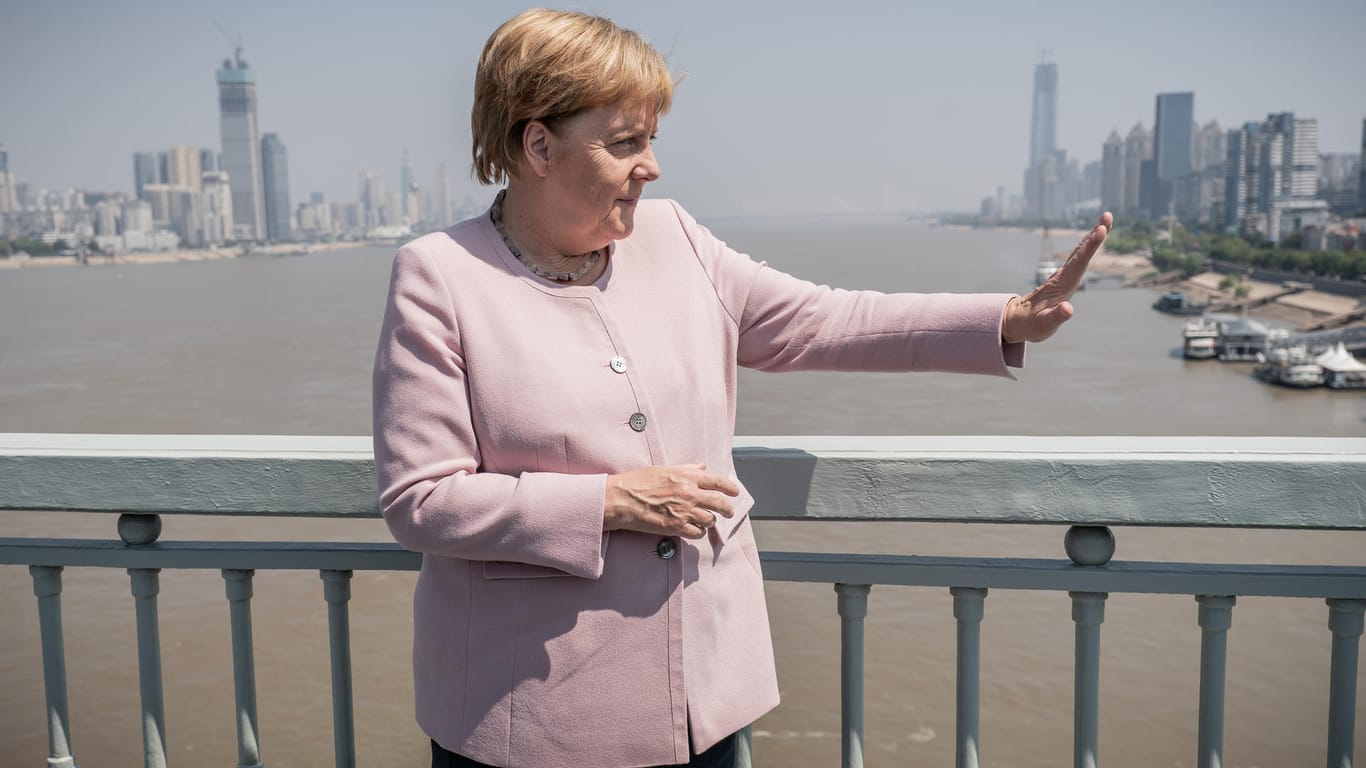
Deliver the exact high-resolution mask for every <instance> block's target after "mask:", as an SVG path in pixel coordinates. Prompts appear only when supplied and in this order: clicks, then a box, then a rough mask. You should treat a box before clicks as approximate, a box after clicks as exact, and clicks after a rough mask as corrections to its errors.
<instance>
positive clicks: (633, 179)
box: [546, 103, 659, 251]
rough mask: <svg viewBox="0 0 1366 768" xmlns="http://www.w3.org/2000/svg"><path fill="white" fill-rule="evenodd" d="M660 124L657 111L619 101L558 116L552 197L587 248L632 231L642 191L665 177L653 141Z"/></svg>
mask: <svg viewBox="0 0 1366 768" xmlns="http://www.w3.org/2000/svg"><path fill="white" fill-rule="evenodd" d="M658 126H659V116H658V115H657V114H655V113H654V112H653V111H652V110H650V109H648V108H645V107H627V106H625V105H623V104H620V103H618V104H611V105H608V106H605V107H597V108H594V109H590V110H587V111H584V112H580V113H579V114H577V115H574V116H573V117H570V118H566V119H564V120H560V121H556V123H555V125H554V128H553V129H552V130H551V131H550V135H549V137H548V138H547V141H548V144H549V152H550V155H549V157H550V162H549V165H548V171H547V173H546V181H547V187H548V190H549V192H550V201H549V202H550V203H551V205H552V206H553V208H554V209H555V210H554V214H555V215H556V216H557V217H558V219H559V221H562V222H565V223H566V227H567V229H569V230H571V231H570V232H568V233H567V234H568V235H569V236H570V237H572V238H573V240H574V242H576V243H577V242H582V243H583V245H584V246H585V247H584V248H583V250H584V251H590V250H593V249H595V248H601V247H603V246H604V245H606V244H607V242H608V241H610V240H621V239H623V238H625V237H626V236H627V235H630V234H631V229H632V228H633V226H634V225H635V212H636V203H637V202H638V201H639V200H640V194H641V191H642V190H644V188H645V184H646V183H647V182H651V181H654V180H655V179H657V178H659V164H658V163H657V162H655V154H654V148H653V147H652V146H651V142H652V141H653V140H654V135H655V130H656V128H658Z"/></svg>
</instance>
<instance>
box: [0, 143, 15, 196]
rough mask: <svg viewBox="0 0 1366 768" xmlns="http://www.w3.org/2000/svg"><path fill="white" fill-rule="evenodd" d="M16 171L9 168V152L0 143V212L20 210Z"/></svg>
mask: <svg viewBox="0 0 1366 768" xmlns="http://www.w3.org/2000/svg"><path fill="white" fill-rule="evenodd" d="M15 186H16V185H15V183H14V173H13V172H11V171H10V169H9V152H7V151H5V145H3V144H0V213H9V212H11V211H18V210H19V195H18V194H17V192H16V191H15Z"/></svg>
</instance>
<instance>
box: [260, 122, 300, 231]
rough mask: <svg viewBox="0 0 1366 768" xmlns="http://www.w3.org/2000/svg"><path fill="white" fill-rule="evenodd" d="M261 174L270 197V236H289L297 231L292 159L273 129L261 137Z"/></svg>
mask: <svg viewBox="0 0 1366 768" xmlns="http://www.w3.org/2000/svg"><path fill="white" fill-rule="evenodd" d="M261 177H262V186H263V188H264V190H265V198H266V199H265V207H266V236H267V237H269V238H270V239H271V240H288V239H289V238H290V237H291V235H292V234H293V232H292V231H291V230H292V227H291V226H290V223H289V212H290V207H289V162H288V155H287V154H286V152H285V145H284V142H282V141H280V137H279V136H276V135H275V134H273V133H267V134H266V135H265V136H263V137H262V138H261Z"/></svg>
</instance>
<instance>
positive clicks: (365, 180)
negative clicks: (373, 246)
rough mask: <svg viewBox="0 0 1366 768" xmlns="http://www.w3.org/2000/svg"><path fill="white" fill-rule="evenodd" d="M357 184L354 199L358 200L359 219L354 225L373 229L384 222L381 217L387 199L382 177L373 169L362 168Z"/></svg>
mask: <svg viewBox="0 0 1366 768" xmlns="http://www.w3.org/2000/svg"><path fill="white" fill-rule="evenodd" d="M358 186H359V188H358V189H357V197H356V199H357V200H359V201H360V210H361V220H360V221H359V222H357V223H356V224H355V225H354V226H358V227H363V228H365V229H367V230H368V229H374V228H375V227H378V226H380V225H381V224H383V223H384V221H383V220H382V218H381V213H382V212H383V210H384V204H385V200H386V199H387V196H386V195H385V191H384V179H383V178H381V177H380V175H379V174H378V173H375V172H374V171H370V170H364V169H362V170H361V172H360V183H359V185H358Z"/></svg>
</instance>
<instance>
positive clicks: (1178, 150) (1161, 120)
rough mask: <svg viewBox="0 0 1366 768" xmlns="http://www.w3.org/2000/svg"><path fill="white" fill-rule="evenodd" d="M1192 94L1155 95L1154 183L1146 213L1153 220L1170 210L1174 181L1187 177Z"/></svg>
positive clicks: (1193, 107) (1193, 114) (1192, 106)
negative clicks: (1151, 216) (1152, 217)
mask: <svg viewBox="0 0 1366 768" xmlns="http://www.w3.org/2000/svg"><path fill="white" fill-rule="evenodd" d="M1194 116H1195V94H1194V93H1191V92H1189V91H1186V92H1182V93H1159V94H1158V95H1157V110H1156V118H1155V120H1154V121H1153V163H1154V169H1155V171H1156V177H1155V180H1154V181H1155V184H1154V187H1153V190H1152V194H1151V203H1150V204H1149V205H1147V206H1146V207H1147V208H1148V211H1149V213H1150V214H1151V215H1153V216H1154V217H1160V216H1165V215H1166V214H1167V213H1168V211H1169V210H1171V209H1172V208H1174V199H1173V192H1174V186H1175V183H1176V180H1177V179H1180V178H1182V177H1185V176H1189V175H1190V173H1191V170H1192V165H1191V145H1192V141H1193V139H1192V137H1191V129H1192V126H1193V125H1194Z"/></svg>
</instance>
